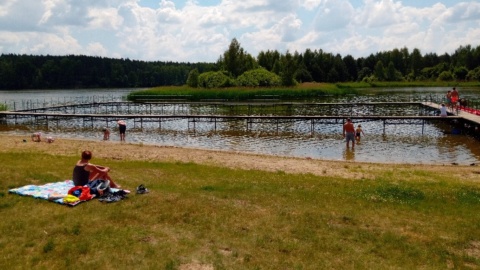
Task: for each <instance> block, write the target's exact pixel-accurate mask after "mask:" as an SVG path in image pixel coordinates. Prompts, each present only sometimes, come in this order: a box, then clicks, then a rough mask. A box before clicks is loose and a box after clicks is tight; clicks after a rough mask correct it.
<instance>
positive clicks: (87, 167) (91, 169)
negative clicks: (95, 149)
mask: <svg viewBox="0 0 480 270" xmlns="http://www.w3.org/2000/svg"><path fill="white" fill-rule="evenodd" d="M90 159H92V152H91V151H88V150H86V151H83V152H82V159H81V160H79V161H77V164H75V168H73V177H72V180H73V184H74V185H75V186H84V185H86V184H87V183H88V182H89V181H94V180H97V179H102V180H109V181H110V187H111V188H120V186H119V185H117V184H115V182H114V181H113V180H112V178H111V177H110V175H108V172H109V171H110V168H109V167H104V166H99V165H94V164H92V163H90Z"/></svg>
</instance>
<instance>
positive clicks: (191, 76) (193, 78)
mask: <svg viewBox="0 0 480 270" xmlns="http://www.w3.org/2000/svg"><path fill="white" fill-rule="evenodd" d="M199 75H200V73H199V72H198V69H196V68H194V69H192V70H191V71H190V73H188V78H187V85H188V86H190V87H198V76H199Z"/></svg>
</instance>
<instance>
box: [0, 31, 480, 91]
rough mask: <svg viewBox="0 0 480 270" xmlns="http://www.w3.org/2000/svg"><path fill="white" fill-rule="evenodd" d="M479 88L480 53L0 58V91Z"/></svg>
mask: <svg viewBox="0 0 480 270" xmlns="http://www.w3.org/2000/svg"><path fill="white" fill-rule="evenodd" d="M438 80H440V81H480V46H477V47H472V46H471V45H465V46H460V47H459V48H458V49H456V50H455V52H453V53H452V54H448V53H444V54H442V55H437V54H436V53H425V54H422V53H421V52H420V50H419V49H413V50H412V51H410V50H409V49H408V48H406V47H404V48H399V49H397V48H396V49H393V50H391V51H384V52H377V53H375V54H370V55H369V56H367V57H360V58H354V57H353V56H351V55H346V56H342V55H340V54H332V53H329V52H324V51H323V50H322V49H315V50H312V49H306V50H305V51H304V52H293V53H291V52H289V51H287V52H285V53H281V52H278V51H277V50H268V51H261V52H260V53H259V54H258V55H257V56H256V57H254V56H252V55H250V54H248V53H247V52H246V51H245V50H244V49H243V48H242V47H241V45H240V43H239V42H238V41H237V40H236V39H233V40H232V41H231V43H230V45H229V47H228V49H227V50H226V51H225V52H224V53H223V55H220V56H219V58H218V60H217V61H216V62H214V63H179V62H160V61H150V62H149V61H138V60H131V59H115V58H105V57H96V56H85V55H65V56H51V55H18V54H2V55H1V56H0V89H2V90H15V89H60V88H61V89H75V88H118V87H156V86H179V85H185V84H187V85H189V86H191V87H207V88H211V87H228V86H249V87H256V86H267V87H268V86H279V85H283V86H292V85H295V84H297V83H302V82H330V83H335V82H353V81H362V82H368V83H371V82H375V81H438Z"/></svg>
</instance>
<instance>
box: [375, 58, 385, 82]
mask: <svg viewBox="0 0 480 270" xmlns="http://www.w3.org/2000/svg"><path fill="white" fill-rule="evenodd" d="M374 75H375V77H376V78H377V80H379V81H384V80H385V79H386V76H385V68H384V67H383V63H382V61H378V62H377V64H376V65H375V73H374Z"/></svg>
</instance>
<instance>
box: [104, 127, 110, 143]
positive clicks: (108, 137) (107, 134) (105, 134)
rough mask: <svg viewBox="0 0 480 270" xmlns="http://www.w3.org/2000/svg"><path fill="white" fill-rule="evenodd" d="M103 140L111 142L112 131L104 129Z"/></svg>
mask: <svg viewBox="0 0 480 270" xmlns="http://www.w3.org/2000/svg"><path fill="white" fill-rule="evenodd" d="M103 140H104V141H108V140H110V130H109V129H108V128H106V127H104V128H103Z"/></svg>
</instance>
